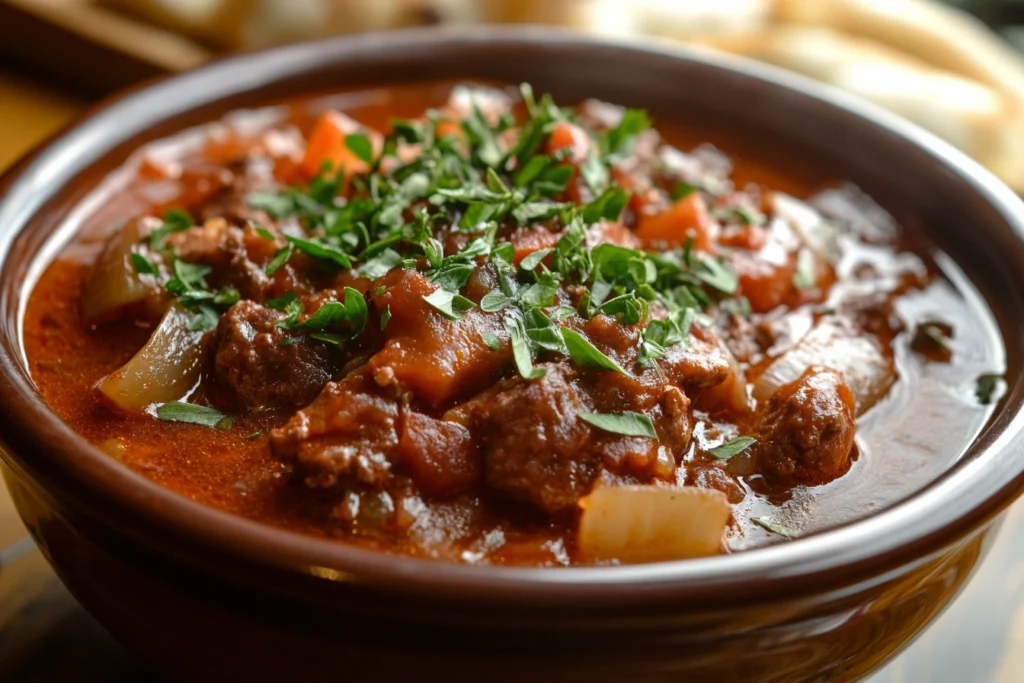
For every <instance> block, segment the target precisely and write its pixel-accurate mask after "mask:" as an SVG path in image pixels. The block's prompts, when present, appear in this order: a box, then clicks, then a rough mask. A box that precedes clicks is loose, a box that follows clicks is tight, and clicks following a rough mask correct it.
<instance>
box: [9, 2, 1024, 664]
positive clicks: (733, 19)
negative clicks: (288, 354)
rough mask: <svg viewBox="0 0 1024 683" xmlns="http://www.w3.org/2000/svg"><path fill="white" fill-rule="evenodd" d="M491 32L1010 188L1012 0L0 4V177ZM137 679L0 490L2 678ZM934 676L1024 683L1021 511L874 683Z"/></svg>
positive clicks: (1016, 181)
mask: <svg viewBox="0 0 1024 683" xmlns="http://www.w3.org/2000/svg"><path fill="white" fill-rule="evenodd" d="M488 23H513V24H514V23H520V24H525V23H543V24H554V25H559V26H563V27H566V28H568V29H570V30H575V31H584V32H588V33H592V34H600V35H609V36H614V37H618V38H627V39H628V38H634V39H636V38H641V39H643V38H645V37H648V36H656V37H658V38H661V39H666V40H678V41H684V42H688V43H694V44H699V45H701V46H703V47H704V48H707V49H713V50H722V51H725V52H730V53H734V54H740V55H745V56H748V57H751V58H754V59H759V60H762V61H765V62H769V63H772V64H775V65H777V66H781V67H783V68H786V69H790V70H793V71H796V72H799V73H802V74H804V75H807V76H809V77H811V78H814V79H817V80H819V81H823V82H826V83H829V84H831V85H834V86H837V87H839V88H843V89H845V90H847V91H848V92H851V93H853V94H854V95H856V96H859V97H862V98H865V99H867V100H870V101H872V102H875V103H876V104H879V105H881V106H883V107H885V108H887V109H889V110H891V111H893V112H895V113H897V114H899V115H901V116H904V117H906V118H908V119H911V120H913V121H915V122H916V123H918V124H920V125H922V126H924V127H925V128H928V129H930V130H932V131H933V132H935V133H937V134H938V135H939V136H941V137H943V138H945V139H947V140H949V141H950V142H952V143H953V144H954V145H956V146H957V147H960V148H961V149H963V150H964V151H965V152H967V153H968V154H970V155H971V156H973V157H974V158H976V159H977V160H978V161H980V162H981V163H982V164H984V165H986V166H987V167H988V168H990V169H991V170H992V171H994V172H995V173H996V174H998V175H999V176H1000V177H1001V178H1003V179H1004V180H1005V181H1006V182H1007V183H1008V184H1009V185H1010V186H1011V187H1013V188H1014V189H1015V190H1017V191H1018V192H1020V193H1024V0H947V1H945V2H940V1H939V0H0V170H2V169H4V168H6V167H7V166H9V165H10V164H11V163H13V162H14V161H15V160H16V159H17V158H18V157H20V156H21V155H22V154H23V153H25V152H26V151H27V150H28V149H30V148H31V147H32V146H34V145H35V144H37V143H38V142H39V141H40V140H42V139H44V138H45V137H46V136H48V135H50V134H52V133H53V132H54V131H55V130H56V129H58V128H59V127H60V126H61V125H63V124H64V123H65V122H67V121H68V120H69V119H70V118H72V117H73V116H74V115H75V114H77V113H80V112H81V111H83V110H84V109H86V108H87V107H88V106H89V104H90V103H92V102H94V101H96V100H97V99H98V98H100V97H102V96H103V95H105V94H109V93H111V92H114V91H116V90H118V89H120V88H123V87H126V86H129V85H131V84H133V83H136V82H139V81H141V80H144V79H146V78H151V77H153V76H157V75H160V74H164V73H172V72H176V71H182V70H185V69H188V68H191V67H194V66H198V65H199V64H202V63H203V62H205V61H207V60H210V59H213V58H216V57H217V56H219V55H223V54H227V53H231V52H237V51H244V50H252V49H258V48H261V47H266V46H270V45H275V44H281V43H287V42H291V41H297V40H305V39H310V38H319V37H324V36H328V35H335V34H344V33H358V32H366V31H376V30H384V29H388V28H395V27H403V26H418V25H430V24H462V25H467V24H468V25H474V24H488ZM0 419H2V417H0ZM150 680H153V674H152V672H148V671H147V670H146V669H145V668H144V667H142V665H140V664H139V663H138V662H136V661H134V660H133V659H132V658H131V657H130V655H128V654H127V653H125V652H124V651H123V650H121V649H120V647H119V646H118V645H117V644H115V643H114V642H113V641H112V640H111V639H110V638H109V637H108V636H106V634H105V633H103V631H102V629H100V627H99V626H98V625H97V624H95V622H93V621H92V620H91V618H89V617H88V616H87V615H86V614H85V613H84V612H83V611H82V610H81V609H80V608H79V607H78V606H77V605H76V604H75V602H74V600H73V599H72V598H71V596H70V595H69V594H68V593H67V592H66V591H65V590H64V589H63V587H62V586H61V584H60V582H59V581H58V580H57V578H56V577H55V576H54V575H53V574H52V572H51V571H50V570H49V568H48V566H47V565H46V563H45V561H44V560H43V558H42V557H41V556H40V554H39V553H38V551H36V550H35V548H34V546H33V545H32V543H31V541H30V540H29V539H27V538H26V537H25V534H24V529H23V528H22V527H21V525H20V522H19V521H18V520H17V517H16V515H15V513H14V511H13V509H12V508H11V506H10V503H9V501H8V500H7V498H6V493H5V492H4V491H2V490H0V681H3V682H5V683H27V682H32V683H36V682H39V683H42V682H49V681H60V682H62V683H85V682H89V683H92V682H96V683H112V682H114V681H117V682H119V683H120V682H123V683H134V682H136V681H150ZM930 681H935V682H937V683H944V682H949V683H968V682H969V683H981V682H991V683H1024V501H1021V502H1019V503H1018V504H1017V505H1016V507H1015V508H1013V509H1011V511H1010V513H1009V515H1008V516H1007V521H1006V523H1005V524H1004V527H1003V530H1002V532H1001V534H1000V535H999V537H998V539H997V540H996V541H995V542H994V543H993V544H992V550H991V552H990V555H989V558H988V560H987V561H986V562H985V564H984V565H983V567H982V569H981V570H980V573H979V576H978V577H977V578H976V580H975V581H973V582H972V584H971V585H970V587H969V588H968V590H967V591H965V593H964V595H963V596H962V597H961V598H960V599H959V600H958V601H957V602H956V603H955V604H954V606H953V607H952V608H951V609H950V610H949V611H948V612H947V613H946V614H945V615H944V616H943V617H942V618H941V619H940V620H939V621H938V623H937V624H936V625H935V626H934V627H933V628H932V629H931V630H929V631H928V632H927V633H926V634H925V635H924V636H922V637H921V639H920V640H918V641H917V642H916V643H915V644H914V645H913V646H911V647H910V648H909V649H908V650H907V651H906V652H905V653H904V654H903V655H901V656H900V657H899V658H898V659H897V660H896V661H894V662H893V663H892V664H890V665H889V666H888V667H886V669H885V670H883V671H882V672H880V673H878V674H876V675H875V676H874V677H872V678H871V683H927V682H930Z"/></svg>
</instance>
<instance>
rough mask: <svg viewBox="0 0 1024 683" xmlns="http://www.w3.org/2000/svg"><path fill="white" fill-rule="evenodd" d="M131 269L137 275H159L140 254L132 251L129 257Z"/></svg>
mask: <svg viewBox="0 0 1024 683" xmlns="http://www.w3.org/2000/svg"><path fill="white" fill-rule="evenodd" d="M130 258H131V261H132V268H134V269H135V272H136V273H138V274H139V275H159V274H160V270H159V269H158V268H157V267H156V265H155V264H154V263H153V262H152V261H150V260H149V259H148V258H146V257H145V256H143V255H142V254H140V253H138V252H135V251H133V252H132V255H131V257H130Z"/></svg>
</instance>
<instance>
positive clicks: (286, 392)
mask: <svg viewBox="0 0 1024 683" xmlns="http://www.w3.org/2000/svg"><path fill="white" fill-rule="evenodd" d="M281 315H282V314H281V313H280V312H278V311H275V310H273V309H270V308H267V307H265V306H261V305H259V304H257V303H254V302H252V301H240V302H238V303H237V304H235V305H234V306H232V307H231V308H230V309H228V311H227V312H226V313H225V314H224V315H223V316H221V319H220V322H219V323H218V325H217V329H216V331H215V332H214V335H213V348H214V357H213V367H212V371H211V372H212V376H213V377H212V379H213V381H214V383H215V386H216V390H217V391H220V392H223V394H224V395H225V398H226V399H227V400H228V401H229V402H230V403H231V405H232V406H237V407H240V408H243V409H245V410H264V409H287V410H294V409H295V408H299V407H301V406H304V405H306V404H307V403H309V402H310V401H312V400H313V399H314V398H316V396H317V394H318V393H320V390H321V389H322V388H323V386H324V384H326V383H327V381H328V380H329V379H330V378H331V373H332V370H333V367H332V366H333V363H332V360H331V353H330V351H329V349H328V348H327V347H326V346H325V345H324V344H322V343H320V342H317V341H313V340H303V341H302V342H300V343H298V344H292V345H285V346H282V345H281V342H282V341H283V340H284V339H286V338H287V337H288V336H289V333H288V332H286V331H285V330H283V329H281V328H279V327H276V326H275V325H274V323H276V322H277V321H278V320H279V319H280V318H281Z"/></svg>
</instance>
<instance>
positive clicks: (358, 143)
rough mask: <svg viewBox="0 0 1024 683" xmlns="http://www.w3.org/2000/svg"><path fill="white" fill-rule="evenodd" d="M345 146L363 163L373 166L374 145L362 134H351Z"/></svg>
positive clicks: (347, 137)
mask: <svg viewBox="0 0 1024 683" xmlns="http://www.w3.org/2000/svg"><path fill="white" fill-rule="evenodd" d="M345 146H346V147H348V148H349V150H350V151H351V152H352V153H353V154H355V155H356V156H357V157H358V158H359V159H360V160H361V161H364V162H366V163H367V164H373V143H372V142H370V138H368V137H366V136H365V135H363V134H362V133H350V134H349V135H346V136H345Z"/></svg>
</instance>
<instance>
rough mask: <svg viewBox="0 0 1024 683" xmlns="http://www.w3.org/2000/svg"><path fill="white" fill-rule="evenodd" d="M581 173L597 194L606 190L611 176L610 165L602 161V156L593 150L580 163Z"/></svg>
mask: <svg viewBox="0 0 1024 683" xmlns="http://www.w3.org/2000/svg"><path fill="white" fill-rule="evenodd" d="M580 175H581V176H582V177H583V180H584V182H586V184H587V185H588V186H589V187H590V189H591V190H593V191H594V193H595V194H596V193H601V192H604V189H605V187H607V185H608V180H609V178H610V174H609V172H608V167H607V166H606V165H605V163H604V162H603V161H601V158H600V156H598V155H597V154H594V153H593V152H591V153H590V154H588V155H587V158H586V160H585V161H584V162H583V163H582V164H580Z"/></svg>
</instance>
